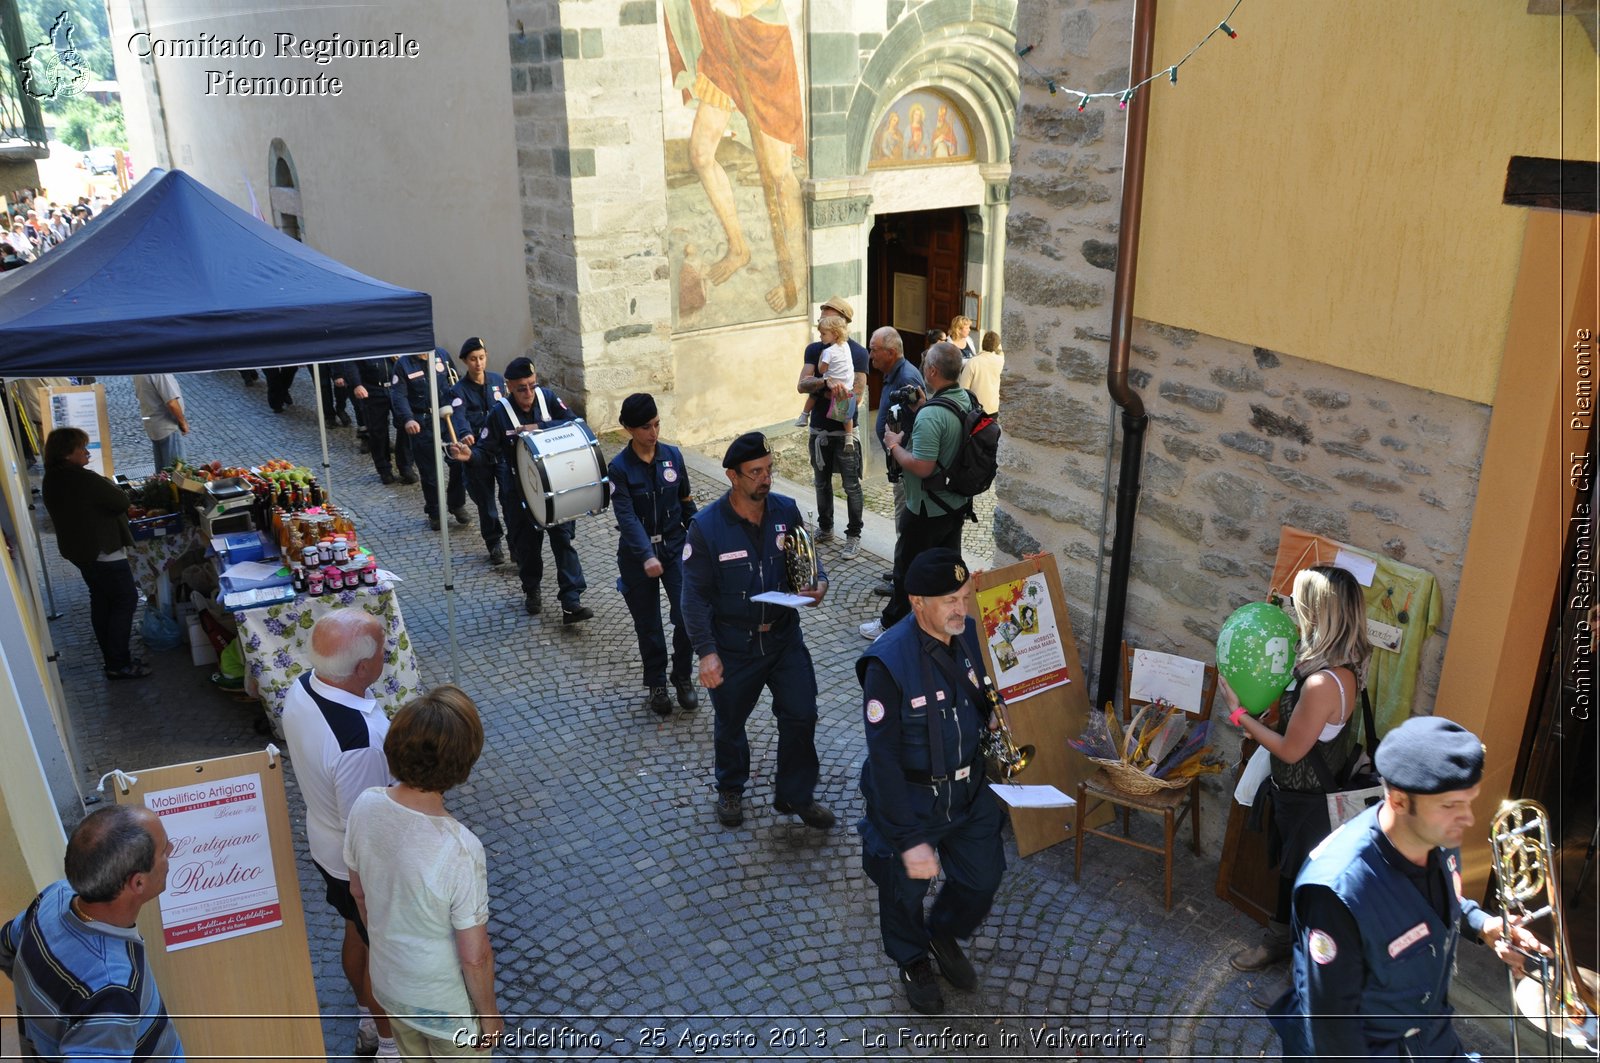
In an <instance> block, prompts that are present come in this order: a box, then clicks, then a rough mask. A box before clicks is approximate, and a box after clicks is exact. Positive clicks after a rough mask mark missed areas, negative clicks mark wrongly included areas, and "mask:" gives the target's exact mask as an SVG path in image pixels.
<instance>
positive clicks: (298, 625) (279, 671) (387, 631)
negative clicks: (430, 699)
mask: <svg viewBox="0 0 1600 1063" xmlns="http://www.w3.org/2000/svg"><path fill="white" fill-rule="evenodd" d="M352 606H353V607H355V608H358V609H365V610H366V611H367V612H369V613H371V614H372V615H373V616H375V617H377V618H378V619H379V621H381V622H382V623H383V630H384V652H385V656H386V660H385V664H384V669H383V675H382V677H381V678H379V680H378V682H377V683H375V684H374V692H375V693H376V694H377V698H378V704H379V705H381V706H383V710H384V711H385V712H386V713H388V714H389V715H391V716H393V715H394V714H395V713H396V712H397V711H398V710H399V709H400V706H402V705H404V704H405V703H406V702H408V701H410V700H411V699H412V698H414V697H416V696H417V695H418V694H419V693H421V691H422V679H421V676H420V675H419V674H418V672H417V655H416V652H415V651H414V650H413V649H412V647H411V636H410V635H408V634H406V621H405V618H404V617H403V616H401V615H400V599H399V598H398V597H396V596H395V593H394V590H393V588H392V587H390V586H386V585H379V586H377V587H361V588H358V589H356V590H353V591H341V592H340V593H338V594H332V595H322V596H320V597H317V598H311V597H307V596H306V595H301V596H300V597H298V598H296V599H295V600H294V601H292V602H283V603H281V604H279V605H268V606H264V607H262V608H259V609H242V610H239V611H238V612H235V613H234V614H233V616H234V619H235V620H237V621H238V622H239V648H240V649H241V650H243V651H244V661H245V688H246V689H247V690H249V691H250V692H251V693H253V694H255V695H256V696H257V697H259V698H260V699H261V705H262V707H263V708H264V709H266V712H267V719H269V720H270V721H272V729H273V731H275V732H277V733H278V734H279V735H280V736H281V735H282V733H283V731H282V728H281V727H280V726H279V724H278V720H279V718H280V717H282V715H283V699H284V697H285V696H286V695H287V694H288V691H289V684H290V683H293V682H294V681H295V680H296V679H298V678H299V677H300V673H302V672H304V671H305V670H306V669H307V668H309V667H310V656H309V654H308V652H307V650H308V648H309V645H310V642H311V628H312V627H313V626H314V625H315V624H316V622H317V621H318V620H320V619H321V618H322V617H324V616H327V615H328V614H329V613H331V612H332V611H333V610H335V609H347V608H350V607H352Z"/></svg>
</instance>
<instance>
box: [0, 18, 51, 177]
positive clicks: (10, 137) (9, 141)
mask: <svg viewBox="0 0 1600 1063" xmlns="http://www.w3.org/2000/svg"><path fill="white" fill-rule="evenodd" d="M0 46H3V48H4V52H5V54H4V55H3V56H0V59H3V60H4V61H3V62H0V158H3V157H10V158H23V159H42V158H44V157H45V156H46V155H47V154H49V149H48V148H47V146H46V138H45V131H44V116H43V114H42V113H41V112H40V110H39V101H38V100H36V99H34V98H33V97H32V96H29V95H28V94H27V93H25V92H23V91H22V78H21V76H20V75H19V72H18V70H17V64H16V58H17V57H18V56H24V55H27V54H28V47H29V42H27V41H25V40H23V37H22V19H21V18H20V17H19V16H18V14H17V4H16V0H0Z"/></svg>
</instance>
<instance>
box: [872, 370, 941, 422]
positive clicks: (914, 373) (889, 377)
mask: <svg viewBox="0 0 1600 1063" xmlns="http://www.w3.org/2000/svg"><path fill="white" fill-rule="evenodd" d="M907 384H915V385H917V387H919V388H923V389H926V388H927V386H928V383H927V381H925V380H923V379H922V371H921V370H919V369H918V368H917V367H916V366H914V365H912V364H911V359H909V358H901V359H900V360H899V361H898V362H896V363H894V365H892V366H890V367H889V371H888V372H887V373H885V374H883V390H882V391H880V392H879V393H878V396H879V398H878V420H877V422H876V423H875V425H874V429H875V430H876V431H877V433H878V442H879V443H882V442H883V430H884V428H885V427H887V426H886V424H885V423H884V422H886V421H887V420H888V419H889V395H890V393H892V392H893V391H894V389H895V388H899V387H904V386H905V385H907ZM908 442H909V440H908Z"/></svg>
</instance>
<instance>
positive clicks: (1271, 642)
mask: <svg viewBox="0 0 1600 1063" xmlns="http://www.w3.org/2000/svg"><path fill="white" fill-rule="evenodd" d="M1299 642H1300V630H1299V628H1298V627H1296V626H1295V622H1294V621H1293V620H1291V619H1289V616H1288V614H1287V613H1285V612H1284V611H1283V610H1282V609H1279V608H1278V607H1277V606H1275V605H1268V604H1267V603H1266V602H1251V603H1250V604H1249V605H1243V606H1240V607H1239V608H1238V609H1236V610H1234V613H1233V615H1232V616H1230V617H1228V619H1227V620H1226V621H1224V622H1223V625H1222V630H1221V631H1220V632H1218V633H1217V672H1218V674H1220V675H1221V676H1222V678H1224V679H1226V680H1227V681H1228V685H1229V686H1230V687H1232V688H1233V692H1234V693H1235V694H1237V695H1239V704H1241V705H1243V706H1244V707H1245V710H1246V711H1248V712H1249V713H1250V715H1252V716H1260V715H1261V714H1262V713H1264V712H1266V711H1267V709H1268V708H1269V707H1271V705H1272V703H1273V702H1274V701H1276V700H1277V699H1278V695H1279V694H1282V693H1283V689H1284V687H1287V686H1288V685H1289V680H1291V679H1293V678H1294V655H1295V650H1296V649H1297V647H1298V644H1299Z"/></svg>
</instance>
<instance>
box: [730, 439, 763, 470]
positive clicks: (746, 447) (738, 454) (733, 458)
mask: <svg viewBox="0 0 1600 1063" xmlns="http://www.w3.org/2000/svg"><path fill="white" fill-rule="evenodd" d="M771 453H772V451H770V450H768V449H767V437H766V436H764V435H762V434H761V433H760V432H746V433H745V434H744V435H742V436H740V437H739V438H738V439H735V440H734V441H733V442H732V443H729V444H728V451H727V453H725V454H723V455H722V467H723V468H724V469H737V468H738V467H739V466H741V465H743V464H744V463H745V462H747V461H755V460H756V459H757V458H764V457H766V456H767V455H768V454H771Z"/></svg>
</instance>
